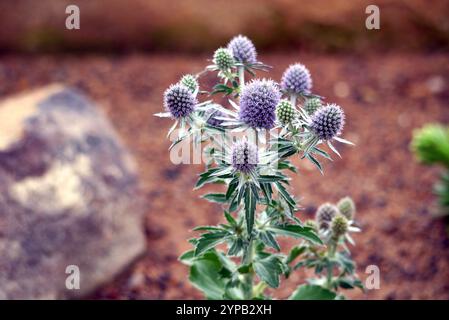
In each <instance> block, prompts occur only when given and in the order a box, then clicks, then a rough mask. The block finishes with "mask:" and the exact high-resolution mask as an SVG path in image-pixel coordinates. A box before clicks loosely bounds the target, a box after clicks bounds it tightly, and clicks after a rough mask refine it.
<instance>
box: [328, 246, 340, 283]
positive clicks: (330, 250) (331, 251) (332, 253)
mask: <svg viewBox="0 0 449 320" xmlns="http://www.w3.org/2000/svg"><path fill="white" fill-rule="evenodd" d="M336 249H337V245H336V243H335V242H333V241H332V243H331V244H330V245H329V247H328V249H327V258H328V263H327V281H326V287H327V288H328V289H329V290H332V278H333V267H332V263H331V262H330V259H332V258H334V256H335V250H336Z"/></svg>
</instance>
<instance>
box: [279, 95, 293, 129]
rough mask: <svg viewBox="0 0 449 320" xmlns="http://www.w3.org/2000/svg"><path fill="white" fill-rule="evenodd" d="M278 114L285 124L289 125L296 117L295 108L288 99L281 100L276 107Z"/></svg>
mask: <svg viewBox="0 0 449 320" xmlns="http://www.w3.org/2000/svg"><path fill="white" fill-rule="evenodd" d="M276 116H277V118H278V119H279V121H280V122H281V123H282V124H283V125H287V124H289V123H290V122H292V121H293V119H295V116H296V113H295V109H294V108H293V106H292V104H291V103H290V102H289V101H288V100H281V102H279V104H278V105H277V107H276Z"/></svg>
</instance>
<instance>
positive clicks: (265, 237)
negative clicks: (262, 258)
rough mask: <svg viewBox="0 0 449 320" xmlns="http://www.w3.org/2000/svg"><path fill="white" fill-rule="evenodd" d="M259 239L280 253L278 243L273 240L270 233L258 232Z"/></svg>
mask: <svg viewBox="0 0 449 320" xmlns="http://www.w3.org/2000/svg"><path fill="white" fill-rule="evenodd" d="M259 237H260V240H262V242H263V243H264V244H265V245H266V246H268V247H271V248H274V249H276V250H277V251H281V248H280V247H279V244H278V242H277V241H276V239H275V238H274V236H273V234H272V233H271V232H270V231H261V232H259Z"/></svg>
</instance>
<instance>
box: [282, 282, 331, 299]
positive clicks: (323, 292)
mask: <svg viewBox="0 0 449 320" xmlns="http://www.w3.org/2000/svg"><path fill="white" fill-rule="evenodd" d="M336 296H337V294H336V293H334V292H332V291H330V290H328V289H325V288H323V287H320V286H317V285H310V284H303V285H300V286H299V287H298V288H297V289H296V290H295V292H293V294H292V295H291V296H290V297H289V300H334V299H335V297H336Z"/></svg>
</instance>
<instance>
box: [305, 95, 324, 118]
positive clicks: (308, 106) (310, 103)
mask: <svg viewBox="0 0 449 320" xmlns="http://www.w3.org/2000/svg"><path fill="white" fill-rule="evenodd" d="M322 106H323V105H322V103H321V99H320V98H310V99H307V101H306V103H305V104H304V110H306V112H307V114H308V115H309V116H311V115H312V114H314V113H315V111H317V110H318V109H319V108H321V107H322Z"/></svg>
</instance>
